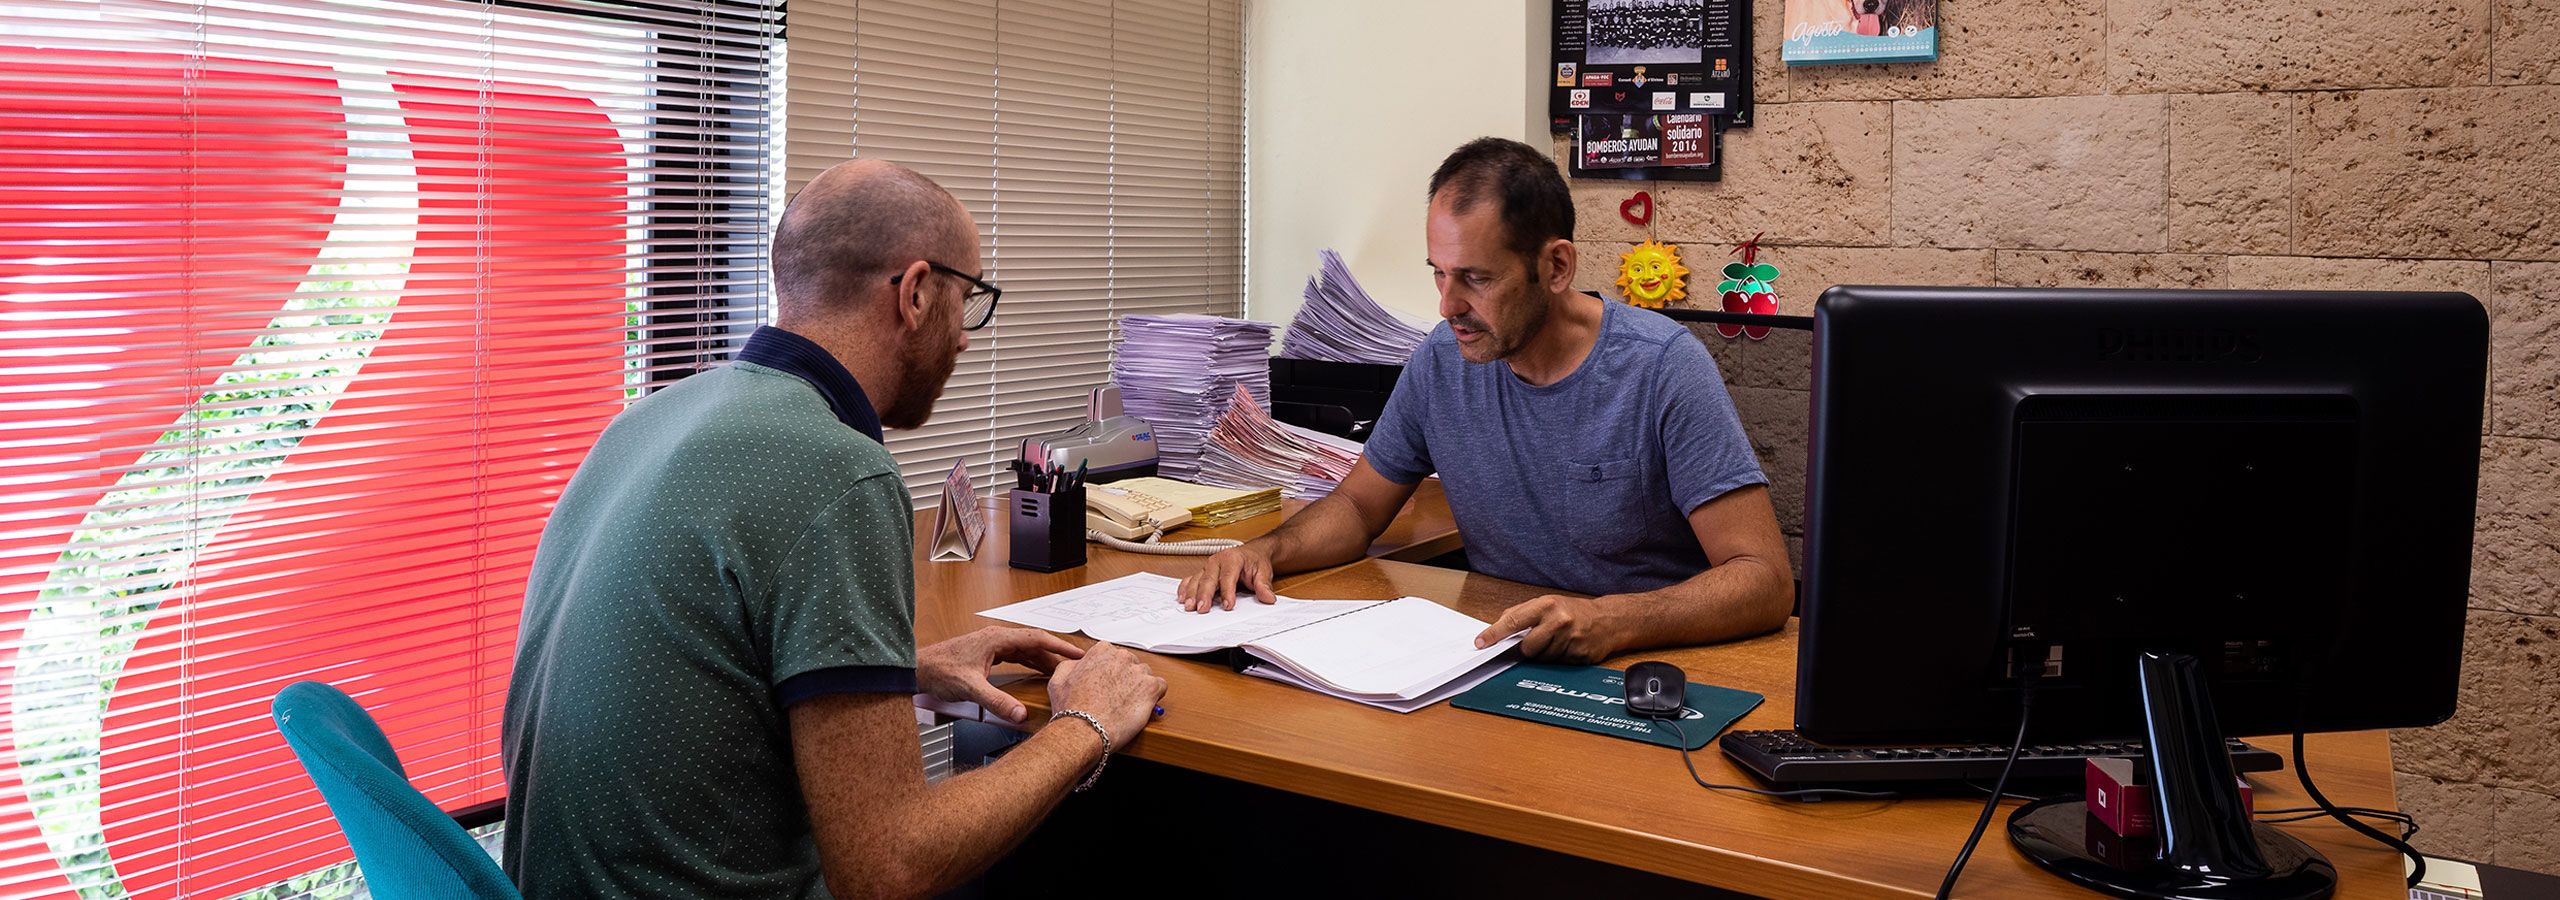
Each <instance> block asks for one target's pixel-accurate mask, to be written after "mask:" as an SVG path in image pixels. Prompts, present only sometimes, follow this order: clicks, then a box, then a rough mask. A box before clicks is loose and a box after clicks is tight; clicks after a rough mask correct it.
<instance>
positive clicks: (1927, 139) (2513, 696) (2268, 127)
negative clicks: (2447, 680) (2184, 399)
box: [1532, 0, 2560, 872]
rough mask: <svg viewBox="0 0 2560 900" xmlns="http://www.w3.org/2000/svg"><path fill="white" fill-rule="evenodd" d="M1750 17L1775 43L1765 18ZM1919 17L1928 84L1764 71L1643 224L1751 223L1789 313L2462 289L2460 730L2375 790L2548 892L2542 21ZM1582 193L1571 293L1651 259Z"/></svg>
mask: <svg viewBox="0 0 2560 900" xmlns="http://www.w3.org/2000/svg"><path fill="white" fill-rule="evenodd" d="M1532 5H1534V6H1539V7H1541V8H1543V6H1544V4H1542V3H1533V4H1532ZM1758 6H1759V7H1760V9H1759V22H1758V23H1757V26H1758V27H1757V29H1756V32H1755V38H1756V43H1757V44H1758V46H1760V47H1762V48H1774V46H1775V41H1774V31H1775V28H1776V22H1777V16H1778V9H1779V4H1778V3H1776V2H1763V3H1760V4H1758ZM1943 8H1944V9H1945V18H1946V22H1945V27H1944V28H1942V29H1941V34H1942V35H1943V38H1942V40H1943V44H1942V47H1941V51H1942V57H1943V58H1942V59H1941V60H1940V61H1939V62H1937V63H1934V64H1926V65H1904V66H1891V67H1873V66H1870V67H1835V68H1806V69H1797V70H1788V69H1785V68H1782V67H1781V66H1780V65H1779V64H1778V61H1777V56H1776V53H1775V51H1774V50H1773V49H1764V50H1763V51H1762V52H1761V53H1760V54H1759V58H1758V59H1757V60H1755V64H1756V65H1757V66H1758V67H1759V68H1758V71H1757V72H1756V73H1755V76H1756V81H1757V84H1758V88H1759V93H1758V100H1759V102H1760V103H1761V104H1762V105H1761V106H1760V121H1761V124H1760V126H1759V127H1757V128H1755V129H1752V130H1749V131H1737V132H1734V133H1733V134H1732V135H1730V136H1729V137H1728V138H1727V139H1726V144H1725V147H1726V152H1727V158H1726V169H1725V171H1726V175H1725V180H1724V181H1723V182H1722V183H1720V184H1709V185H1684V184H1673V185H1659V186H1655V187H1653V191H1654V195H1655V198H1656V199H1655V202H1656V213H1655V216H1656V218H1655V226H1656V232H1657V233H1658V234H1659V235H1660V236H1661V237H1662V238H1664V239H1666V240H1671V241H1676V242H1679V243H1681V244H1684V245H1694V246H1696V247H1697V249H1698V252H1697V256H1698V257H1700V258H1702V259H1706V260H1709V261H1721V259H1722V256H1721V251H1722V250H1723V247H1719V246H1717V245H1718V244H1722V245H1725V246H1730V245H1731V244H1732V243H1733V242H1735V241H1737V240H1740V239H1742V238H1745V237H1749V236H1750V235H1752V234H1753V233H1754V232H1764V231H1765V232H1767V235H1768V237H1767V238H1766V240H1767V241H1768V242H1769V243H1771V244H1773V245H1774V248H1773V257H1774V258H1773V259H1772V260H1771V261H1773V262H1775V263H1776V264H1777V265H1778V266H1779V267H1780V268H1781V269H1782V270H1783V272H1784V274H1783V275H1782V277H1781V279H1780V281H1779V285H1780V288H1779V297H1780V300H1781V305H1782V307H1783V308H1784V309H1785V311H1788V312H1797V313H1802V312H1806V311H1808V310H1809V309H1810V307H1811V304H1812V302H1813V299H1814V298H1815V296H1817V295H1818V294H1819V293H1820V291H1821V288H1822V287H1824V286H1826V285H1829V284H1834V283H1840V282H1851V281H1867V282H1888V283H1939V284H2009V285H2091V286H2112V287H2231V288H2307V289H2352V288H2425V289H2439V290H2440V289H2452V290H2460V291H2468V292H2470V293H2471V294H2472V295H2473V296H2476V297H2479V298H2480V299H2481V301H2482V302H2483V303H2485V304H2487V305H2488V308H2489V312H2490V317H2491V321H2492V323H2493V332H2492V342H2493V358H2492V361H2491V367H2492V373H2493V374H2492V379H2491V380H2492V392H2491V397H2492V402H2491V414H2490V417H2489V428H2488V430H2489V433H2488V434H2487V435H2486V436H2484V439H2483V440H2484V445H2483V448H2482V454H2481V456H2482V461H2481V469H2480V504H2479V511H2480V515H2479V520H2478V526H2477V528H2478V531H2477V538H2476V544H2475V550H2474V552H2473V577H2472V592H2471V607H2472V611H2471V615H2470V628H2469V634H2468V637H2467V643H2468V650H2467V652H2466V654H2465V659H2464V669H2463V688H2462V695H2461V709H2460V712H2459V713H2458V714H2457V715H2456V716H2455V718H2454V719H2453V721H2451V722H2448V723H2446V724H2444V725H2440V726H2437V727H2434V728H2426V729H2416V730H2409V731H2402V732H2398V733H2396V734H2395V735H2394V736H2393V742H2392V743H2393V747H2394V750H2395V758H2396V761H2397V764H2396V767H2397V768H2398V770H2399V775H2398V778H2397V782H2398V788H2399V793H2400V800H2401V803H2402V805H2403V806H2404V807H2406V808H2407V809H2408V810H2410V811H2411V812H2413V813H2415V814H2416V815H2417V816H2418V818H2419V820H2420V821H2421V822H2422V823H2423V824H2424V825H2425V831H2424V832H2422V833H2421V834H2420V835H2419V836H2418V840H2417V843H2418V844H2419V846H2420V847H2421V848H2423V849H2427V850H2430V851H2434V852H2440V853H2447V854H2452V855H2456V856H2463V857H2468V858H2472V859H2479V860H2484V861H2488V862H2494V863H2499V864H2503V865H2510V866H2516V867H2520V868H2527V869H2536V870H2541V871H2546V872H2560V5H2555V4H2553V3H2551V2H2549V0H2426V2H2418V0H2382V2H2376V3H2351V4H2326V3H2309V4H2300V3H2275V2H2256V3H2244V2H2236V0H2204V2H2185V3H2172V2H2169V0H2060V2H2059V3H2056V2H2036V3H2026V2H2019V0H1978V2H1962V3H1948V4H1945V5H1944V7H1943ZM1574 188H1575V194H1576V197H1577V200H1578V202H1579V204H1580V215H1581V232H1582V233H1581V237H1582V238H1583V239H1584V241H1585V242H1586V249H1585V251H1584V257H1585V259H1587V260H1590V259H1596V260H1601V261H1604V265H1601V266H1586V267H1585V271H1584V274H1583V276H1582V282H1583V284H1582V286H1583V287H1586V288H1603V287H1605V285H1606V284H1607V280H1608V272H1607V271H1606V268H1605V261H1614V260H1615V258H1616V254H1617V253H1619V252H1622V251H1624V250H1625V249H1626V243H1627V242H1628V241H1632V240H1637V239H1640V238H1641V237H1642V236H1643V235H1642V233H1641V232H1640V231H1639V230H1638V229H1635V228H1633V227H1631V226H1628V225H1627V224H1626V223H1624V222H1623V221H1621V220H1620V219H1619V217H1618V215H1617V206H1618V203H1619V201H1620V200H1622V199H1624V198H1625V197H1626V196H1627V195H1628V194H1629V193H1631V192H1632V191H1633V190H1634V188H1632V187H1628V186H1625V185H1624V184H1622V183H1612V182H1601V181H1582V182H1577V183H1576V184H1575V186H1574ZM1691 266H1692V268H1697V267H1698V264H1697V263H1695V262H1693V263H1691ZM1711 343H1713V342H1711ZM1736 399H1737V400H1741V399H1743V398H1742V397H1741V396H1740V394H1739V393H1738V394H1737V398H1736ZM2374 663H2375V664H2376V665H2385V666H2387V665H2389V664H2390V661H2389V660H2375V661H2374ZM2314 771H2315V772H2316V771H2317V769H2316V767H2315V769H2314Z"/></svg>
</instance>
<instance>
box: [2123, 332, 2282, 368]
mask: <svg viewBox="0 0 2560 900" xmlns="http://www.w3.org/2000/svg"><path fill="white" fill-rule="evenodd" d="M2265 357H2266V352H2265V350H2264V349H2262V348H2261V347H2260V346H2259V345H2258V334H2257V332H2254V331H2233V330H2231V329H2228V328H2101V329H2098V358H2099V359H2100V360H2108V361H2115V362H2168V363H2195V362H2239V363H2253V362H2257V361H2258V360H2260V359H2263V358H2265Z"/></svg>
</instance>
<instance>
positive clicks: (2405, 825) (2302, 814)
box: [2258, 806, 2418, 841]
mask: <svg viewBox="0 0 2560 900" xmlns="http://www.w3.org/2000/svg"><path fill="white" fill-rule="evenodd" d="M2338 811H2340V812H2343V813H2346V814H2347V815H2350V816H2354V817H2356V818H2359V819H2381V820H2383V821H2386V822H2393V823H2397V824H2398V825H2399V826H2400V839H2401V840H2404V841H2405V840H2408V839H2410V838H2413V837H2417V836H2418V820H2417V819H2415V818H2412V817H2411V816H2410V815H2409V814H2408V813H2404V812H2399V811H2396V810H2388V809H2373V808H2371V807H2364V806H2341V807H2338ZM2258 815H2259V816H2260V817H2261V818H2259V819H2258V821H2260V822H2263V823H2266V824H2268V825H2282V824H2285V823H2287V822H2301V821H2306V820H2310V819H2326V818H2328V817H2329V812H2328V811H2327V810H2324V809H2321V808H2319V807H2317V806H2301V807H2294V808H2291V809H2262V810H2259V811H2258ZM2267 816H2274V817H2276V818H2265V817H2267Z"/></svg>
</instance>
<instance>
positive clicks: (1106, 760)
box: [1049, 709, 1111, 794]
mask: <svg viewBox="0 0 2560 900" xmlns="http://www.w3.org/2000/svg"><path fill="white" fill-rule="evenodd" d="M1069 716H1073V717H1075V718H1078V719H1083V720H1084V723H1085V724H1087V725H1091V726H1093V733H1094V734H1098V735H1101V736H1102V758H1101V759H1099V760H1096V761H1095V762H1094V764H1093V771H1092V772H1090V773H1087V774H1086V775H1085V776H1084V783H1082V784H1078V785H1076V790H1075V792H1076V793H1079V794H1080V793H1083V792H1084V789H1085V788H1089V787H1092V786H1093V783H1094V782H1095V781H1099V780H1101V778H1102V767H1103V766H1107V765H1110V764H1111V730H1110V729H1107V728H1104V727H1102V720H1101V719H1097V718H1094V717H1093V714H1092V713H1089V712H1085V711H1084V710H1081V709H1062V710H1058V711H1057V712H1053V713H1050V714H1049V721H1052V722H1055V721H1057V720H1059V719H1064V718H1067V717H1069Z"/></svg>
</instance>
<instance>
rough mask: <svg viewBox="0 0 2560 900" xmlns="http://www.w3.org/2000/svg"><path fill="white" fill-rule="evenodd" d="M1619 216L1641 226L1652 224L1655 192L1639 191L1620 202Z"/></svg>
mask: <svg viewBox="0 0 2560 900" xmlns="http://www.w3.org/2000/svg"><path fill="white" fill-rule="evenodd" d="M1631 207H1632V208H1631ZM1618 216H1619V217H1620V218H1623V219H1626V220H1627V221H1628V222H1629V223H1631V224H1634V225H1635V226H1637V227H1639V228H1641V227H1643V226H1645V225H1649V224H1652V222H1653V192H1652V191H1637V192H1636V195H1635V196H1633V197H1629V198H1627V199H1626V200H1625V201H1624V202H1621V203H1619V204H1618Z"/></svg>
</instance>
